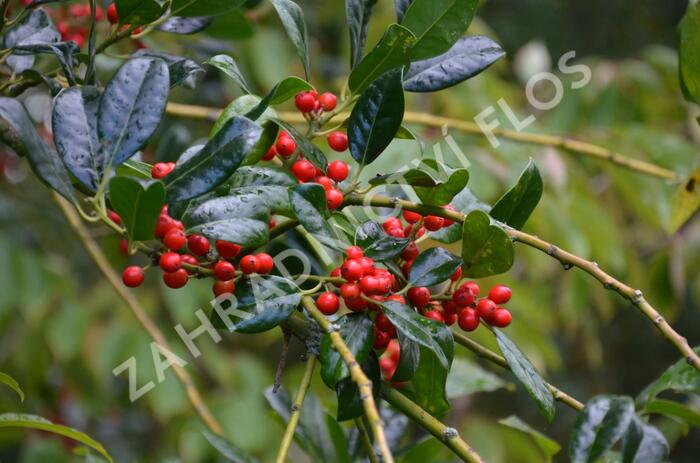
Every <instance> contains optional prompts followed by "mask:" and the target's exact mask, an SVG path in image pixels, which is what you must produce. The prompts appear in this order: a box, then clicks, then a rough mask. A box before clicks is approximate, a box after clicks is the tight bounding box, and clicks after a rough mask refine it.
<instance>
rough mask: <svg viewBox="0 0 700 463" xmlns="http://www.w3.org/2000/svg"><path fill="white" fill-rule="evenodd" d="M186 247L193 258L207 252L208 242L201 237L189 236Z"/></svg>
mask: <svg viewBox="0 0 700 463" xmlns="http://www.w3.org/2000/svg"><path fill="white" fill-rule="evenodd" d="M187 247H188V248H189V249H190V252H191V253H192V254H194V255H195V256H203V255H205V254H207V253H208V252H209V240H208V239H206V238H205V237H203V236H202V235H190V236H189V237H188V238H187Z"/></svg>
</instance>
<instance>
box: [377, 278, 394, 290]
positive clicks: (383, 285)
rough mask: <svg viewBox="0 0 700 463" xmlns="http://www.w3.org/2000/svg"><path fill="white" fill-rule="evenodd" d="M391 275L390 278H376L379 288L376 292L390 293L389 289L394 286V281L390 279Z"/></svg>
mask: <svg viewBox="0 0 700 463" xmlns="http://www.w3.org/2000/svg"><path fill="white" fill-rule="evenodd" d="M392 277H393V275H390V276H380V277H378V278H377V281H378V282H379V288H378V289H377V291H378V292H379V294H386V293H388V292H390V291H391V288H393V286H394V281H395V280H394V279H392Z"/></svg>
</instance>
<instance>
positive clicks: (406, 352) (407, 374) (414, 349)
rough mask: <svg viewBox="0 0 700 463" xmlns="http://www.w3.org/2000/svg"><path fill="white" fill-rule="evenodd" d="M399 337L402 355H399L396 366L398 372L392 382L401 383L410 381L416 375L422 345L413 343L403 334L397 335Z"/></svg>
mask: <svg viewBox="0 0 700 463" xmlns="http://www.w3.org/2000/svg"><path fill="white" fill-rule="evenodd" d="M397 337H398V341H399V346H400V348H401V355H399V362H398V363H397V364H396V370H395V371H394V374H393V376H392V377H391V380H392V381H393V382H397V383H400V382H404V381H410V380H411V379H412V378H413V375H415V374H416V370H417V369H418V362H420V344H418V343H415V342H413V341H411V339H409V338H407V337H406V336H404V334H403V333H401V332H399V333H397Z"/></svg>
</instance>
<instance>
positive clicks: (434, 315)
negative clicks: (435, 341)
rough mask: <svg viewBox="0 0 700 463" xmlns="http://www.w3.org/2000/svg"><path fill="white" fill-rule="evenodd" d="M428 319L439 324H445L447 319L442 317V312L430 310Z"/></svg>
mask: <svg viewBox="0 0 700 463" xmlns="http://www.w3.org/2000/svg"><path fill="white" fill-rule="evenodd" d="M425 316H426V318H429V319H431V320H435V321H436V322H438V323H445V317H444V316H443V315H442V312H440V311H439V310H428V311H427V312H426V313H425Z"/></svg>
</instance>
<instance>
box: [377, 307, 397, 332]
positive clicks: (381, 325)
mask: <svg viewBox="0 0 700 463" xmlns="http://www.w3.org/2000/svg"><path fill="white" fill-rule="evenodd" d="M374 326H376V327H377V329H378V330H379V331H385V332H387V333H389V334H391V333H393V332H394V330H395V329H396V328H395V327H394V324H393V323H391V320H389V317H387V316H386V315H384V314H383V313H381V312H380V313H378V314H377V318H375V319H374Z"/></svg>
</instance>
